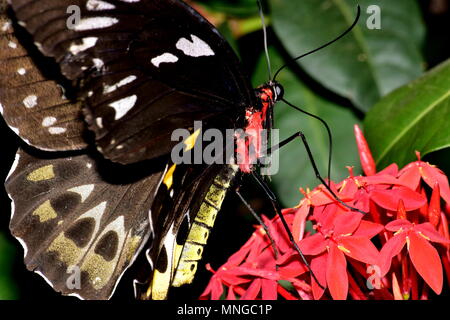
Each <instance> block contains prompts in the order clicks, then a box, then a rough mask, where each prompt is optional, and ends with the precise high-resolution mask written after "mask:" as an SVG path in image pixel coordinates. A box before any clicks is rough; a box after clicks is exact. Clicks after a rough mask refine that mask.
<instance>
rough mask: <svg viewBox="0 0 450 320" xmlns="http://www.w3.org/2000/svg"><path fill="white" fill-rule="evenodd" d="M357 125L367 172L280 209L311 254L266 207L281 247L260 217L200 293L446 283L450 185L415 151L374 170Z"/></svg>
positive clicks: (391, 290) (275, 294)
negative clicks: (413, 156)
mask: <svg viewBox="0 0 450 320" xmlns="http://www.w3.org/2000/svg"><path fill="white" fill-rule="evenodd" d="M355 135H356V140H357V144H358V148H359V154H360V159H361V163H362V168H363V171H364V173H365V176H354V175H353V173H352V169H351V168H349V172H350V176H349V177H348V178H347V179H345V180H344V181H342V182H341V183H339V184H333V183H332V184H331V188H332V189H333V191H334V192H335V193H336V194H337V195H338V197H339V198H340V199H341V200H342V201H344V202H345V203H346V204H348V205H350V206H352V207H354V208H358V209H360V210H362V211H364V212H367V214H366V215H363V214H361V213H359V212H356V211H350V210H349V209H347V208H346V207H345V206H343V205H342V204H340V203H339V202H337V201H336V200H335V199H334V198H333V197H332V196H331V195H330V193H329V192H328V191H327V190H326V189H325V187H324V186H323V185H320V186H318V187H317V188H315V189H314V190H312V191H304V190H302V189H301V192H302V193H303V194H304V198H303V199H302V200H301V201H300V203H299V205H298V206H297V207H295V208H291V209H285V210H283V212H282V214H283V216H284V217H285V219H286V221H287V223H288V225H289V227H290V228H291V231H292V234H293V235H294V238H295V241H296V242H297V244H298V246H299V248H300V249H301V251H302V253H303V254H304V256H305V257H306V259H307V260H308V263H309V265H310V269H311V271H312V273H313V274H314V276H315V278H316V279H317V281H318V282H319V283H320V284H318V283H317V282H316V280H314V277H313V275H312V274H311V272H310V271H309V269H308V267H307V266H306V265H305V264H304V263H303V262H302V260H301V259H300V257H299V255H298V253H297V251H296V250H295V249H294V248H293V245H292V243H291V242H290V241H289V238H288V236H287V234H286V231H285V229H284V228H283V225H282V223H281V221H280V219H279V217H275V218H273V219H271V220H269V219H267V218H265V217H263V219H264V222H265V224H266V225H267V226H268V229H269V232H270V234H271V236H272V238H273V240H274V242H275V245H276V247H277V251H278V254H277V255H276V254H275V253H274V250H273V247H272V245H271V242H270V241H269V238H268V237H267V235H266V233H265V231H264V229H263V228H262V227H261V226H258V227H257V229H256V231H255V232H254V233H253V235H252V236H251V238H250V239H249V240H248V241H247V243H246V244H245V245H244V246H243V247H242V248H241V249H240V250H239V251H238V252H236V253H235V254H234V255H232V256H231V257H230V258H229V259H228V261H227V262H226V263H225V264H224V265H223V266H222V267H220V268H219V269H218V270H217V271H213V270H212V268H211V267H210V266H209V265H208V266H207V268H208V269H209V270H210V271H211V272H213V273H214V275H213V276H212V278H211V280H210V283H209V285H208V286H207V288H206V290H205V291H204V292H203V294H202V295H201V297H200V298H201V299H213V300H215V299H225V298H226V299H237V298H239V299H247V300H249V299H263V300H274V299H278V298H284V299H288V300H296V299H305V300H307V299H347V298H352V299H357V300H365V299H398V300H404V299H414V300H415V299H427V298H428V297H429V295H430V293H431V291H430V288H431V290H432V291H433V292H434V293H435V294H441V292H442V288H443V282H444V271H443V268H442V266H444V270H445V274H446V279H447V282H448V285H450V237H449V224H448V217H449V215H450V188H449V183H448V179H447V177H446V176H445V175H444V173H443V172H442V171H440V170H439V169H437V168H436V167H434V166H432V165H430V164H428V163H426V162H423V161H421V160H420V154H418V153H417V156H418V161H415V162H412V163H410V164H408V165H407V166H405V167H404V168H403V169H401V170H399V169H398V167H397V165H396V164H392V165H390V166H388V167H387V168H385V169H384V170H382V171H380V172H378V173H377V172H376V171H375V163H374V161H373V158H372V155H371V153H370V150H369V148H368V146H367V143H366V140H365V139H364V136H363V135H362V133H361V131H360V129H359V127H358V126H355Z"/></svg>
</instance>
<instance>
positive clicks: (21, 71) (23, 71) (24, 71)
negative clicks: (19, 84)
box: [17, 68, 27, 76]
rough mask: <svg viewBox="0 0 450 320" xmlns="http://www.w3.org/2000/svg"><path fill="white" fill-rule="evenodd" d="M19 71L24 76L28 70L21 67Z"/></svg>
mask: <svg viewBox="0 0 450 320" xmlns="http://www.w3.org/2000/svg"><path fill="white" fill-rule="evenodd" d="M17 73H18V74H20V75H21V76H23V75H24V74H25V73H27V70H25V68H19V69H17Z"/></svg>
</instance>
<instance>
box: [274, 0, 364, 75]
mask: <svg viewBox="0 0 450 320" xmlns="http://www.w3.org/2000/svg"><path fill="white" fill-rule="evenodd" d="M357 8H358V12H357V13H356V18H355V21H353V24H352V25H351V26H350V27H349V28H348V29H347V30H345V31H344V32H343V33H342V34H341V35H340V36H338V37H337V38H335V39H333V40H331V41H329V42H327V43H325V44H323V45H321V46H320V47H318V48H316V49H314V50H311V51H309V52H307V53H304V54H302V55H300V56H298V57H296V58H294V59H292V62H293V61H297V60H298V59H301V58H303V57H306V56H307V55H310V54H312V53H314V52H316V51H319V50H321V49H323V48H325V47H328V46H329V45H330V44H332V43H334V42H336V41H338V40H339V39H341V38H342V37H343V36H345V35H346V34H347V33H349V32H350V31H351V30H352V29H353V28H354V27H355V26H356V24H357V23H358V20H359V16H360V15H361V7H360V6H359V4H358V5H357ZM286 66H287V64H285V65H284V66H282V67H281V68H280V69H278V71H277V72H276V73H275V76H274V77H273V79H272V80H273V81H275V79H276V77H277V76H278V74H279V73H280V71H281V70H283V69H284V68H285V67H286Z"/></svg>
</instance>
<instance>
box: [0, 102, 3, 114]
mask: <svg viewBox="0 0 450 320" xmlns="http://www.w3.org/2000/svg"><path fill="white" fill-rule="evenodd" d="M0 114H1V115H3V105H2V104H1V103H0Z"/></svg>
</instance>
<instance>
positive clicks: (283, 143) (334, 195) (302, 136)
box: [270, 131, 367, 214]
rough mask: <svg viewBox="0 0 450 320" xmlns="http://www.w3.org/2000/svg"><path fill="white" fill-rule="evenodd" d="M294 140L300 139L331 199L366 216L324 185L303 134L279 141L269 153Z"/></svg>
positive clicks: (324, 183)
mask: <svg viewBox="0 0 450 320" xmlns="http://www.w3.org/2000/svg"><path fill="white" fill-rule="evenodd" d="M296 138H301V140H302V142H303V145H304V146H305V149H306V152H307V153H308V157H309V161H310V162H311V165H312V167H313V170H314V173H315V175H316V178H317V179H319V180H320V182H322V184H323V185H324V186H325V188H326V189H327V190H328V192H330V194H331V195H332V196H333V198H334V199H335V200H336V201H338V202H339V203H340V204H342V205H343V206H344V207H346V208H347V209H349V210H351V211H357V212H359V213H362V214H366V213H367V212H365V211H363V210H360V209H358V208H355V207H352V206H349V205H348V204H346V203H345V202H344V201H342V200H341V199H340V198H339V197H338V196H337V195H336V193H335V192H334V191H333V190H332V189H331V187H330V185H329V183H326V181H325V180H324V179H323V178H322V176H321V175H320V172H319V169H318V168H317V165H316V161H315V160H314V157H313V155H312V152H311V148H310V147H309V144H308V141H307V140H306V137H305V135H304V134H303V132H301V131H298V132H296V133H294V134H293V135H292V136H290V137H289V138H286V139H285V140H283V141H281V142H280V143H279V144H277V145H276V146H273V147H272V148H271V149H270V152H272V151H274V150H277V149H280V148H282V147H283V146H284V145H286V144H288V143H289V142H291V141H292V140H294V139H296Z"/></svg>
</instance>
